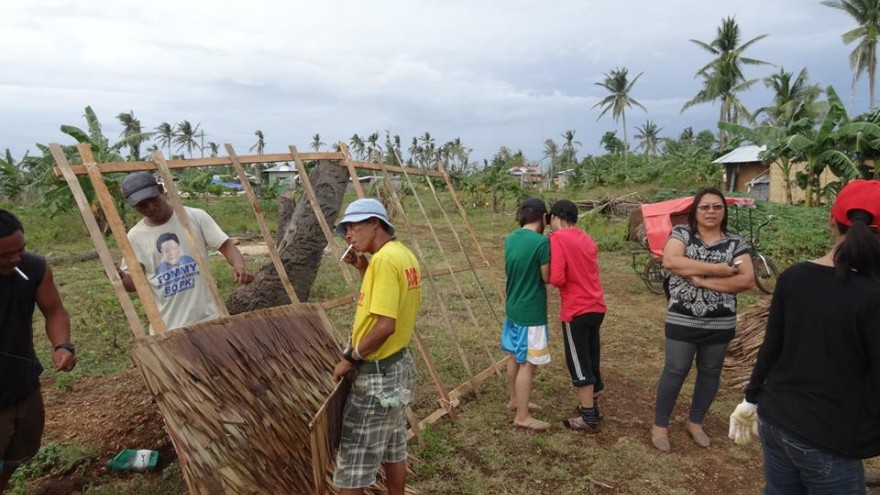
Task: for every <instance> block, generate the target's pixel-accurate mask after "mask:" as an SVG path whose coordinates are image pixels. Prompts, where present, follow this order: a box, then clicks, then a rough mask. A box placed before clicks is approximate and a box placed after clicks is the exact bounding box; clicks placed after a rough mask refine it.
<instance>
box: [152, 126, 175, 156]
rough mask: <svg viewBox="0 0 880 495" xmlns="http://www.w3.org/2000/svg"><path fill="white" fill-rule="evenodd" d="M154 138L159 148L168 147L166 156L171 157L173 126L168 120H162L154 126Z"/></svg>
mask: <svg viewBox="0 0 880 495" xmlns="http://www.w3.org/2000/svg"><path fill="white" fill-rule="evenodd" d="M155 139H156V140H157V141H158V143H156V144H158V145H159V148H167V149H168V158H171V143H172V142H173V141H174V128H173V127H171V124H169V123H168V122H162V123H161V124H159V125H157V126H156V134H155Z"/></svg>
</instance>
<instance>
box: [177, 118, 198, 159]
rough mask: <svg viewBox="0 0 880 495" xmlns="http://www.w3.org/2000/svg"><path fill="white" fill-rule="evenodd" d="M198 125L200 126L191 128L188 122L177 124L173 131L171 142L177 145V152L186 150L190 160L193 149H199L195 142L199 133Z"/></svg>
mask: <svg viewBox="0 0 880 495" xmlns="http://www.w3.org/2000/svg"><path fill="white" fill-rule="evenodd" d="M199 125H201V124H196V125H195V126H193V125H192V124H191V123H190V121H188V120H184V121H181V122H178V123H177V127H176V128H175V130H174V140H173V142H174V144H176V145H177V151H178V152H180V151H182V150H184V149H186V151H187V152H188V153H189V157H190V158H192V153H193V148H201V147H200V146H199V143H197V142H196V137H197V136H198V133H199Z"/></svg>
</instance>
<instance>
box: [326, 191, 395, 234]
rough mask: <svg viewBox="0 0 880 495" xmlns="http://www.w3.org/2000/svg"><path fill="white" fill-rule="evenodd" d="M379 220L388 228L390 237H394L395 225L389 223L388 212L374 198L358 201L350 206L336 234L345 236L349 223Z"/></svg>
mask: <svg viewBox="0 0 880 495" xmlns="http://www.w3.org/2000/svg"><path fill="white" fill-rule="evenodd" d="M373 217H375V218H378V219H379V220H381V221H382V223H384V224H385V225H386V226H387V227H388V235H394V225H391V222H389V221H388V212H386V211H385V207H384V206H382V203H380V202H379V201H378V200H375V199H372V198H364V199H357V200H354V201H352V202H351V204H350V205H348V208H346V209H345V214H344V215H343V216H342V220H340V221H339V223H338V224H337V225H336V233H337V234H339V235H345V225H346V224H349V223H357V222H363V221H364V220H367V219H370V218H373Z"/></svg>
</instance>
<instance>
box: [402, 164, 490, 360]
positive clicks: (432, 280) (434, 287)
mask: <svg viewBox="0 0 880 495" xmlns="http://www.w3.org/2000/svg"><path fill="white" fill-rule="evenodd" d="M394 157H395V159H397V161H398V163H399V162H400V161H401V160H400V156H398V155H397V152H396V151H395V152H394ZM403 177H404V179H406V183H407V184H408V185H409V188H410V190H411V191H412V193H413V199H414V200H415V201H416V205H417V206H418V208H419V211H421V213H422V217H424V219H425V222H426V223H427V224H428V230H429V231H430V232H431V237H433V239H434V243H435V244H436V245H437V250H438V252H439V253H440V256H441V258H442V259H443V262H444V263H445V264H446V266H447V268H448V269H449V275H450V276H452V280H453V282H454V285H455V287H456V289H457V290H458V295H459V297H460V298H461V299H462V301H464V303H465V307H466V308H467V312H468V314H469V315H470V318H471V322H472V323H473V325H474V328H475V329H476V328H480V324H479V323H477V318H476V317H475V316H474V313H473V311H471V307H470V305H469V304H467V300H466V299H465V297H464V291H462V290H461V285H459V283H458V278H457V277H456V276H455V272H453V271H452V264H451V263H449V259H448V258H447V257H446V251H445V250H444V249H443V244H442V243H441V242H440V238H439V237H437V231H435V230H434V225H433V224H432V223H431V219H430V218H429V217H428V212H427V211H425V207H424V205H422V200H421V199H420V198H419V193H418V191H416V188H415V187H414V186H413V183H412V180H411V179H410V177H409V174H407V173H406V171H405V170H404V172H403ZM385 180H386V181H387V180H388V178H386V179H385ZM430 182H431V179H430V178H428V183H430ZM389 186H390V187H391V188H393V187H394V186H393V185H389ZM399 207H400V208H401V214H402V215H403V216H404V222H406V223H407V226H408V225H409V221H408V220H406V213H405V212H404V211H403V205H399ZM414 245H415V246H416V248H417V249H418V250H419V254H420V255H422V253H421V248H420V247H419V246H418V243H417V242H415V241H414ZM422 257H423V259H424V255H422ZM426 262H427V260H424V261H423V263H426ZM428 283H429V284H430V285H431V290H432V291H433V292H434V295H435V296H436V297H437V301H438V302H439V306H440V313H441V314H442V315H443V319H444V320H446V324H447V325H448V326H449V330H450V332H451V333H452V340H453V342H454V343H455V347H456V348H457V349H458V354H459V356H460V357H461V362H462V364H464V369H465V371H467V374H468V376H473V374H474V372H473V370H472V369H471V363H470V360H469V359H468V358H467V354H466V353H465V352H464V349H462V347H461V340H460V339H459V333H458V332H457V331H456V329H455V325H453V324H452V320H451V319H450V318H449V313H448V309H447V308H446V303H445V302H444V299H443V297H442V295H441V294H440V289H439V288H438V287H437V285H436V284H437V282H436V280H435V277H434V275H433V274H432V273H431V272H430V271H428ZM484 350H485V351H486V355H487V356H488V357H489V361H490V362H491V361H492V355H491V354H490V353H489V351H488V349H485V347H484Z"/></svg>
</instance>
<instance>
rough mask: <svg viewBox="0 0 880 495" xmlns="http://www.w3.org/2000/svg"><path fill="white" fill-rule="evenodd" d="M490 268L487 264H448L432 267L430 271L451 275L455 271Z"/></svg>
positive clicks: (434, 273)
mask: <svg viewBox="0 0 880 495" xmlns="http://www.w3.org/2000/svg"><path fill="white" fill-rule="evenodd" d="M486 268H488V267H487V266H482V265H477V266H470V265H461V266H447V267H446V268H432V269H430V270H429V271H428V272H429V273H430V274H431V275H433V276H435V277H437V276H440V275H451V274H453V273H461V272H469V271H471V270H485V269H486Z"/></svg>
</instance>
